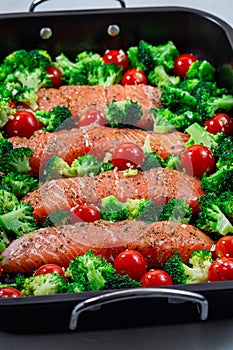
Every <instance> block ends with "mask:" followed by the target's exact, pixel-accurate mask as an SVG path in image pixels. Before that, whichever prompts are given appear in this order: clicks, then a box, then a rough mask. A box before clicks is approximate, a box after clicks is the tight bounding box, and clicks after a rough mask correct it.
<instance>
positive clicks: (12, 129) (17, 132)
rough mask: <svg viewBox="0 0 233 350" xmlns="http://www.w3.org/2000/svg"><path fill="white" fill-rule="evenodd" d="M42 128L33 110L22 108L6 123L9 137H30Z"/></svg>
mask: <svg viewBox="0 0 233 350" xmlns="http://www.w3.org/2000/svg"><path fill="white" fill-rule="evenodd" d="M40 128H41V125H40V123H39V122H38V120H37V119H36V117H35V115H34V114H33V113H32V112H29V111H27V110H20V111H18V112H17V113H15V115H14V116H13V119H9V120H8V122H7V123H6V132H7V135H8V136H9V137H12V136H19V137H27V138H29V137H30V136H32V135H33V134H34V132H35V131H36V130H39V129H40Z"/></svg>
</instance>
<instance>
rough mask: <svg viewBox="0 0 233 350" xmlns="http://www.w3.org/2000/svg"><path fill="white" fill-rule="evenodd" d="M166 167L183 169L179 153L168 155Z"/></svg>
mask: <svg viewBox="0 0 233 350" xmlns="http://www.w3.org/2000/svg"><path fill="white" fill-rule="evenodd" d="M165 167H166V168H169V169H175V170H178V171H182V169H183V167H182V163H181V158H180V157H179V156H177V155H171V156H168V157H167V159H166V161H165Z"/></svg>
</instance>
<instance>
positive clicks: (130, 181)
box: [23, 168, 204, 220]
mask: <svg viewBox="0 0 233 350" xmlns="http://www.w3.org/2000/svg"><path fill="white" fill-rule="evenodd" d="M109 195H114V196H116V197H117V198H118V200H120V201H122V202H125V201H126V200H127V199H128V198H133V199H140V198H146V199H149V198H152V199H153V200H154V201H161V200H163V199H164V201H165V200H166V199H167V198H169V199H171V198H180V199H185V200H186V201H187V202H188V203H189V205H190V207H192V208H194V210H195V209H196V207H197V206H198V204H197V198H199V197H200V196H202V195H204V192H203V190H202V189H201V187H200V181H199V180H198V179H196V178H193V177H191V176H189V175H187V174H185V173H181V172H178V171H176V170H172V169H168V168H155V169H151V170H148V171H144V172H139V173H138V175H136V176H131V177H125V176H124V172H123V171H116V170H113V171H112V170H109V171H106V172H103V173H101V174H99V175H97V176H95V177H89V176H84V177H76V178H66V179H57V180H51V181H48V182H46V183H44V184H43V185H42V186H41V187H40V188H38V189H37V190H35V191H34V192H31V193H29V194H28V195H27V196H25V197H24V198H23V201H24V202H26V203H30V204H31V205H32V206H33V207H34V216H35V217H36V218H38V219H40V220H43V218H44V217H46V216H47V215H48V214H50V213H52V212H54V211H56V210H58V209H68V208H72V207H74V206H75V205H77V204H83V203H93V204H95V205H97V206H99V205H100V204H101V199H102V198H104V197H107V196H109Z"/></svg>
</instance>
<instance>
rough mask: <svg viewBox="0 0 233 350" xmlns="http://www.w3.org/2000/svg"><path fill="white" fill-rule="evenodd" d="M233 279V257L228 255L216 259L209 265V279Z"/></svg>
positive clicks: (212, 280) (213, 280)
mask: <svg viewBox="0 0 233 350" xmlns="http://www.w3.org/2000/svg"><path fill="white" fill-rule="evenodd" d="M229 280H233V258H228V257H226V256H224V257H222V258H218V259H216V260H215V261H214V262H213V263H212V264H211V265H210V267H209V271H208V281H210V282H215V281H229Z"/></svg>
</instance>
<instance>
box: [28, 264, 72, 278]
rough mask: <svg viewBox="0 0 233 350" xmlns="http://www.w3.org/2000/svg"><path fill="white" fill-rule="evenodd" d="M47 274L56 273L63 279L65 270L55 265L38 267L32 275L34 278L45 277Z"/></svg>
mask: <svg viewBox="0 0 233 350" xmlns="http://www.w3.org/2000/svg"><path fill="white" fill-rule="evenodd" d="M47 273H57V274H58V275H61V276H62V277H63V278H65V270H64V268H62V267H61V266H59V265H56V264H45V265H42V266H40V267H39V268H38V269H37V270H36V271H35V273H34V276H39V275H46V274H47Z"/></svg>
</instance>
